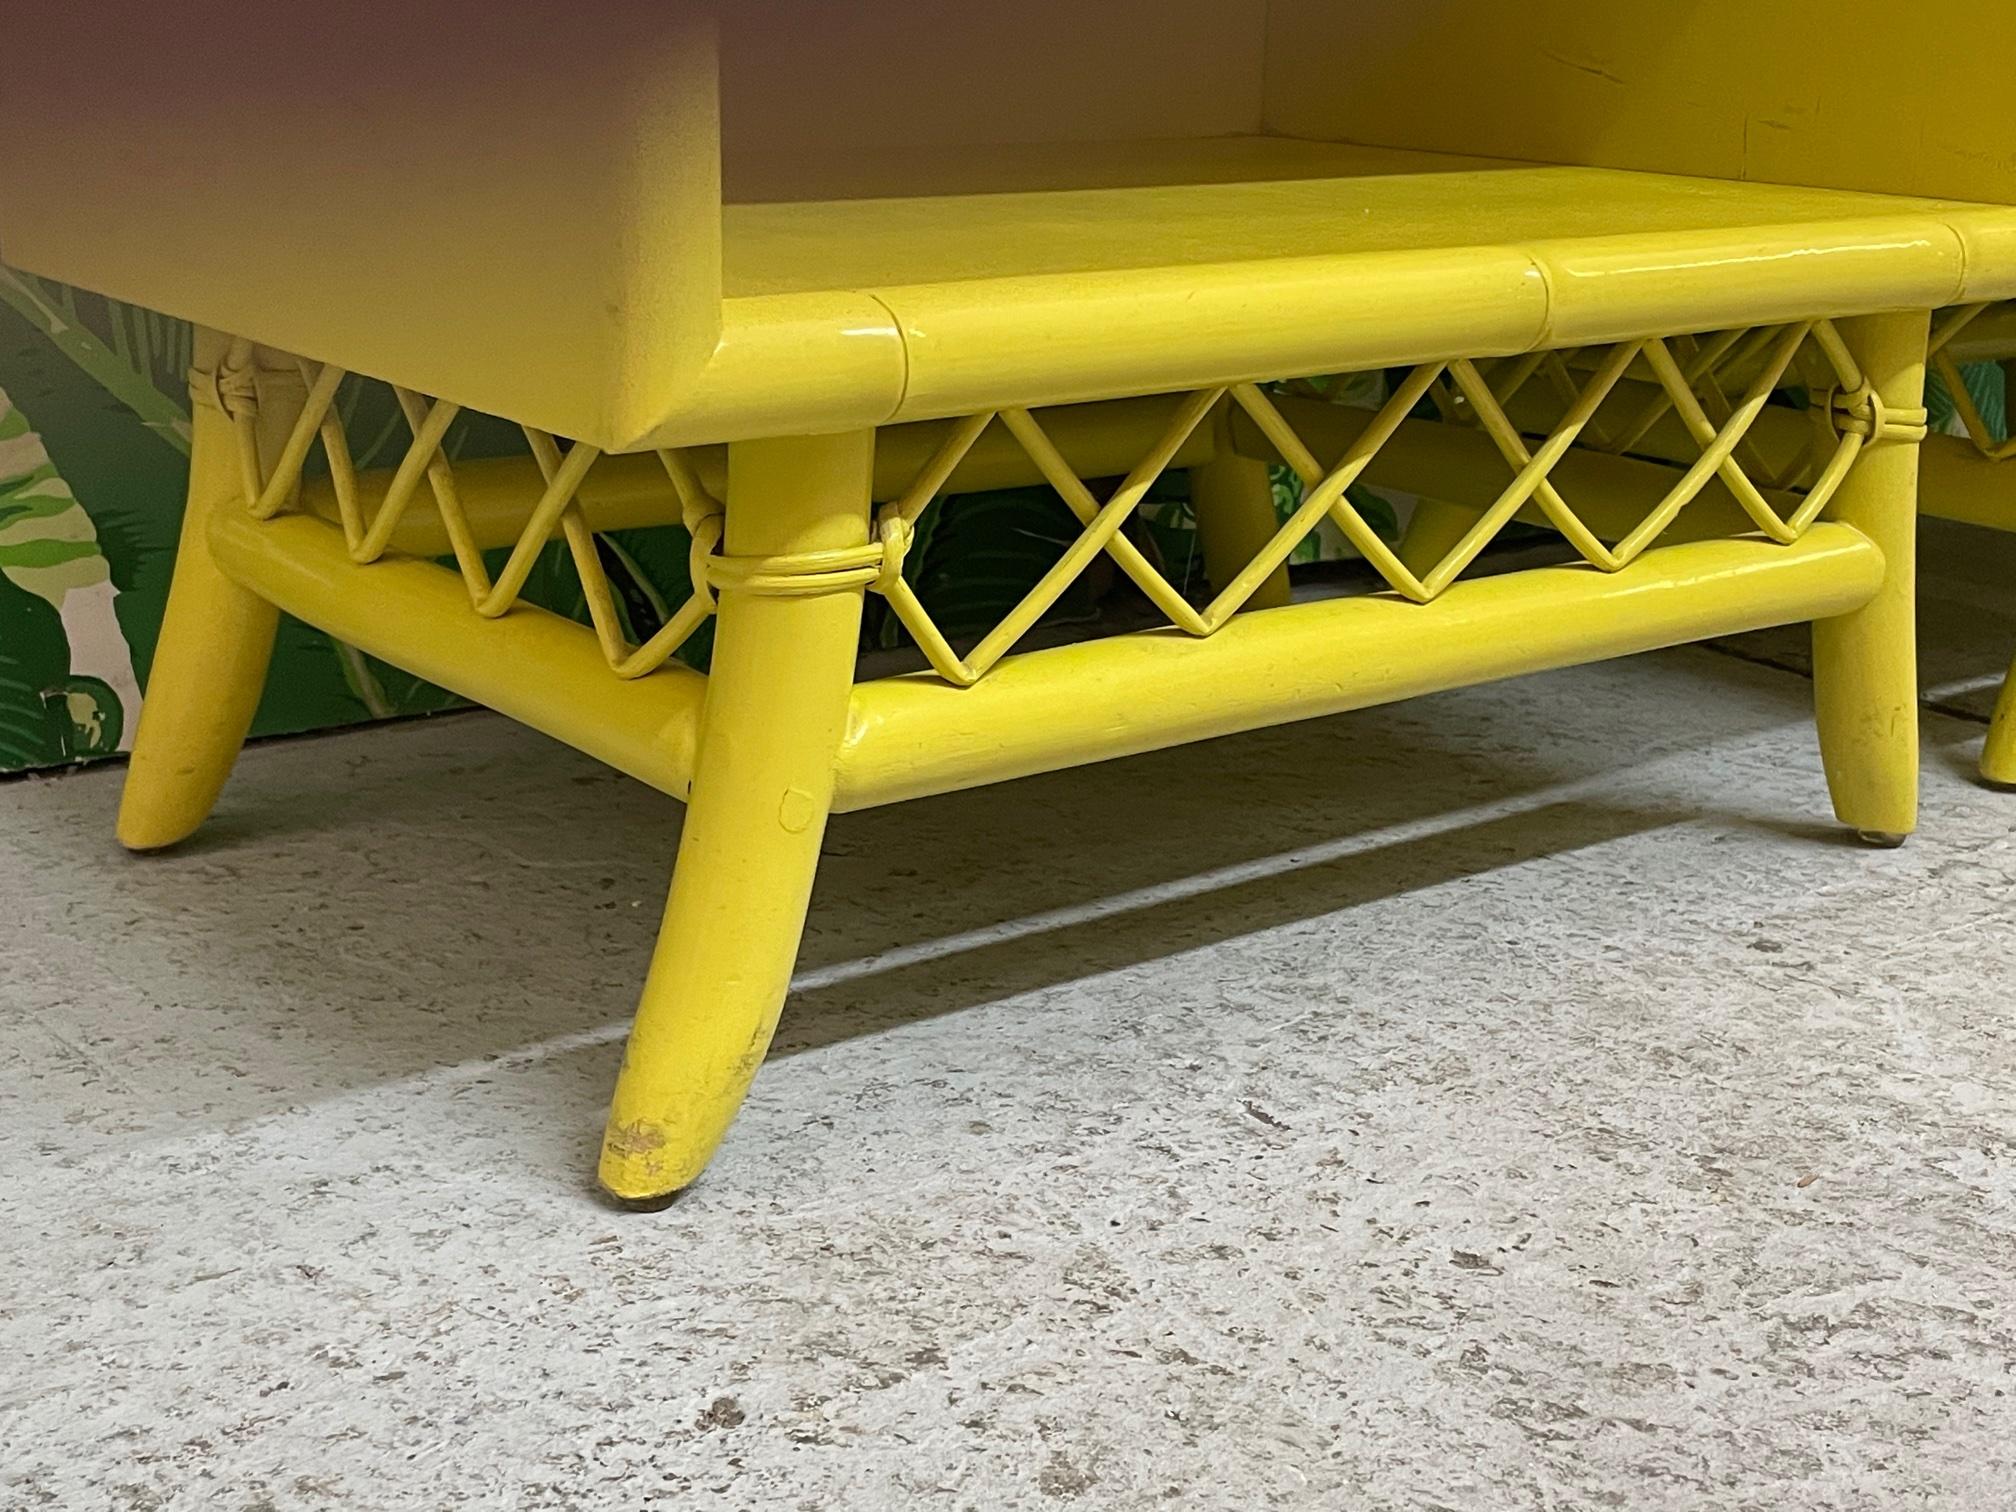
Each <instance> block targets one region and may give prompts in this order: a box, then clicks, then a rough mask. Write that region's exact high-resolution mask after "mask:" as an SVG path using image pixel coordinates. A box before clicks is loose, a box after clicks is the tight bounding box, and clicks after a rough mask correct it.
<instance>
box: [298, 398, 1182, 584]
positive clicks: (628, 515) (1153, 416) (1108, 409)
mask: <svg viewBox="0 0 2016 1512" xmlns="http://www.w3.org/2000/svg"><path fill="white" fill-rule="evenodd" d="M1168 408H1169V406H1168V402H1167V401H1166V400H1163V399H1159V398H1148V399H1116V400H1110V401H1107V402H1105V403H1101V404H1081V405H1071V406H1067V407H1063V408H1058V409H1049V410H1040V411H1038V412H1037V418H1038V419H1039V420H1040V421H1041V422H1042V424H1043V428H1044V430H1045V431H1046V432H1047V433H1048V434H1049V436H1050V439H1051V440H1052V441H1053V442H1054V443H1055V444H1056V446H1057V449H1058V451H1060V452H1061V453H1062V454H1063V456H1064V458H1065V460H1066V461H1067V462H1068V463H1070V465H1071V467H1072V468H1073V469H1074V470H1075V471H1076V472H1077V474H1078V476H1079V477H1081V478H1102V477H1119V476H1120V475H1122V474H1124V473H1125V472H1127V470H1128V469H1129V468H1131V467H1132V466H1133V465H1134V463H1135V462H1136V461H1137V460H1138V459H1139V458H1140V455H1141V452H1142V449H1143V448H1144V447H1146V446H1147V445H1148V444H1149V443H1150V442H1151V441H1152V440H1154V438H1155V437H1156V436H1157V435H1158V434H1160V433H1161V431H1162V430H1163V429H1164V427H1165V426H1166V425H1167V424H1168ZM954 423H955V422H952V421H948V420H925V421H918V422H916V423H913V424H909V425H892V426H889V427H887V428H885V429H883V430H882V431H880V432H878V433H877V435H876V438H875V499H876V502H878V503H886V502H887V501H889V500H891V499H896V498H899V497H901V496H902V494H903V492H904V491H905V489H907V488H908V487H909V485H910V482H911V480H912V479H914V478H915V477H916V476H917V474H918V473H920V472H921V471H923V469H924V467H925V465H926V464H927V463H928V462H929V461H930V459H931V457H932V456H933V455H934V454H935V453H936V452H937V450H938V449H939V447H941V446H942V445H943V444H944V442H945V438H946V436H947V435H948V434H949V433H950V431H951V430H952V427H953V425H954ZM1213 450H1214V444H1213V436H1212V432H1211V430H1210V429H1209V428H1208V427H1205V428H1202V429H1199V430H1198V431H1196V432H1195V433H1193V434H1192V435H1191V436H1189V437H1188V438H1187V439H1186V440H1185V442H1184V444H1183V446H1182V449H1181V450H1179V451H1178V453H1177V454H1176V457H1175V458H1174V460H1173V461H1172V462H1171V464H1170V465H1171V466H1172V467H1195V466H1198V465H1199V464H1201V463H1204V462H1208V461H1210V460H1211V455H1212V452H1213ZM686 455H687V457H688V459H689V460H690V461H691V462H692V464H693V467H694V471H695V473H696V474H697V475H698V477H699V480H700V482H701V484H702V485H703V486H704V487H705V488H706V489H707V491H708V492H709V493H711V494H713V495H714V496H715V497H716V498H720V497H722V496H724V495H725V493H726V491H727V486H728V448H727V447H725V446H702V447H694V448H692V449H690V450H689V451H688V452H687V453H686ZM394 473H395V469H392V468H374V469H369V470H366V471H362V472H359V473H358V474H357V475H356V476H357V492H358V497H359V500H360V501H361V502H362V503H363V505H364V506H365V511H366V513H367V515H376V513H377V512H378V509H379V508H380V506H381V505H382V504H383V503H384V500H385V494H386V491H387V490H388V488H389V487H390V486H391V483H392V479H393V476H394ZM1042 481H1043V474H1042V472H1041V471H1040V469H1038V468H1037V466H1036V464H1035V463H1034V462H1032V461H1031V460H1030V459H1029V454H1028V453H1027V452H1026V451H1024V450H1023V449H1022V447H1021V446H1020V445H1018V444H1017V443H1016V441H1015V438H1014V437H1013V436H1011V435H1009V434H1007V433H1006V432H1005V431H1002V430H999V429H996V430H992V431H989V432H988V433H986V434H984V435H982V436H981V437H980V438H979V440H977V441H976V442H974V444H973V447H972V449H971V450H970V451H968V452H967V453H966V455H965V456H964V458H963V459H962V460H961V461H960V463H959V466H958V467H957V468H956V469H955V470H954V472H953V473H952V476H951V477H950V478H949V479H948V480H947V482H946V492H948V493H977V492H981V491H983V490H986V489H993V488H1021V487H1025V486H1027V485H1030V484H1034V483H1040V482H1042ZM455 486H456V488H457V490H458V491H459V492H460V494H461V500H462V508H463V510H464V512H465V513H466V514H467V516H468V519H469V529H470V533H471V535H472V536H473V537H474V538H475V541H476V544H477V545H478V546H479V547H481V548H482V549H484V550H486V551H487V550H491V549H493V548H496V547H501V546H510V545H512V544H514V543H515V542H516V541H517V540H518V537H519V535H520V533H521V532H523V530H524V529H525V523H526V521H527V520H528V519H529V518H530V517H531V513H532V508H533V505H534V504H535V503H536V502H537V501H538V498H539V495H540V492H541V490H542V489H543V488H544V487H545V480H544V478H543V477H542V475H541V474H540V471H539V466H538V463H537V462H536V461H535V460H534V459H533V458H531V457H497V458H489V459H484V460H476V461H458V462H457V463H456V464H455ZM575 497H576V498H577V499H578V500H579V501H580V504H581V509H582V512H583V514H584V515H585V516H586V517H587V521H588V525H589V528H590V529H591V530H596V531H604V530H635V529H640V528H643V527H646V526H653V525H676V524H678V523H679V518H680V504H679V497H678V494H677V492H676V491H675V490H674V489H673V487H672V485H671V484H670V483H669V482H668V481H667V479H666V476H665V469H664V468H663V467H662V466H660V465H659V462H658V459H657V457H655V456H654V455H652V454H651V453H649V452H642V453H632V454H628V455H622V456H604V457H601V458H600V459H598V460H597V461H596V463H595V465H594V466H593V467H592V468H590V469H589V471H588V473H587V475H586V476H585V477H584V478H583V479H582V482H581V486H580V489H579V491H578V492H577V493H576V495H575ZM301 504H302V507H303V508H304V509H306V510H307V511H308V512H309V513H311V514H313V515H315V516H317V517H318V518H320V519H324V520H328V521H331V522H334V521H336V520H337V519H339V518H340V514H339V511H338V508H337V503H336V491H335V488H334V486H333V485H332V484H331V482H330V480H329V479H328V478H327V477H326V476H325V477H309V478H306V479H304V480H303V482H302V485H301ZM388 546H389V549H390V550H392V551H395V552H399V553H402V554H404V555H406V556H423V557H438V556H446V555H448V554H449V552H450V550H451V549H452V547H453V543H452V542H451V541H450V540H449V538H448V529H447V526H446V525H445V524H444V523H443V522H442V519H441V516H440V515H439V514H438V513H436V512H435V511H433V510H414V511H411V512H409V513H408V514H406V515H405V516H403V517H402V518H401V519H400V520H399V523H398V524H397V526H395V527H394V529H393V531H392V535H391V537H390V540H389V542H388Z"/></svg>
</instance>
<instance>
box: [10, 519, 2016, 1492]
mask: <svg viewBox="0 0 2016 1512" xmlns="http://www.w3.org/2000/svg"><path fill="white" fill-rule="evenodd" d="M1928 544H1929V545H1931V546H1932V547H1933V548H1934V549H1933V550H1932V551H1931V556H1932V558H1933V572H1932V574H1931V578H1930V582H1929V583H1928V591H1930V592H1932V593H1933V594H1935V595H1938V596H1939V603H1938V605H1937V606H1936V607H1935V608H1932V609H1930V610H1928V614H1927V627H1928V635H1929V639H1930V642H1931V643H1930V645H1929V647H1928V651H1927V657H1926V665H1927V668H1928V673H1929V675H1930V680H1931V687H1930V690H1929V691H1930V694H1931V696H1932V698H1933V700H1934V702H1935V703H1936V705H1937V706H1938V707H1939V708H1941V709H1950V710H1955V711H1958V713H1957V714H1948V713H1940V712H1932V713H1928V715H1927V718H1926V721H1925V730H1926V736H1927V758H1928V759H1927V777H1926V798H1927V802H1926V812H1927V827H1926V831H1925V833H1924V834H1923V835H1922V836H1921V837H1920V838H1919V839H1918V840H1916V841H1914V842H1913V843H1912V844H1911V845H1910V846H1908V847H1907V848H1905V849H1904V850H1901V851H1897V852H1889V853H1878V852H1870V851H1866V850H1862V849H1858V848H1856V847H1853V846H1851V845H1846V844H1842V843H1840V842H1839V841H1838V839H1837V837H1836V835H1835V832H1834V830H1833V827H1832V825H1831V823H1830V820H1829V816H1828V813H1827V808H1826V801H1825V797H1824V794H1823V791H1822V787H1821V781H1820V776H1819V772H1818V763H1817V759H1816V755H1815V751H1814V746H1813V740H1812V736H1811V733H1810V729H1809V726H1808V723H1807V703H1808V698H1809V695H1810V689H1809V687H1808V685H1807V684H1806V683H1805V681H1804V680H1803V679H1802V678H1801V677H1800V676H1799V675H1798V674H1797V673H1796V671H1791V670H1785V669H1784V667H1785V666H1786V665H1791V664H1792V661H1793V659H1794V658H1796V644H1795V642H1792V641H1788V640H1787V638H1785V637H1775V636H1767V637H1761V638H1756V639H1754V640H1752V641H1750V642H1747V643H1746V644H1745V645H1744V646H1742V647H1740V648H1737V649H1739V650H1740V651H1741V652H1742V656H1741V657H1739V656H1733V655H1728V654H1722V653H1719V652H1715V651H1709V650H1701V649H1693V650H1684V651H1678V652H1673V653H1670V654H1665V655H1661V656H1656V657H1650V658H1645V659H1641V660H1638V661H1636V662H1632V663H1627V664H1621V665H1613V666H1609V667H1598V668H1591V669H1584V670H1579V671H1574V672H1568V673H1563V674H1556V675H1552V676H1547V677H1543V678H1538V679H1533V680H1530V681H1526V682H1522V683H1519V684H1514V685H1508V686H1502V687H1498V688H1490V689H1482V690H1476V691H1469V692H1462V693H1457V694H1452V695H1447V696H1443V697H1439V698H1434V699H1429V700H1425V701H1421V702H1417V703H1413V704H1408V705H1405V706H1401V707H1397V708H1392V709H1387V710H1377V711H1372V712H1368V713H1364V714H1360V715H1355V716H1350V717H1347V718H1342V719H1336V720H1331V721H1326V722H1322V723H1318V724H1312V725H1304V726H1299V727H1293V728H1288V729H1283V730H1278V731H1274V732H1270V733H1266V734H1261V735H1256V736H1251V737H1246V738H1242V739H1238V740H1233V741H1226V742H1221V743H1218V744H1214V745H1209V746H1204V747H1197V748H1192V749H1188V750H1183V751H1177V752H1172V753H1167V754H1164V755H1159V756H1154V757H1149V758H1144V759H1140V760H1135V761H1129V762H1125V763H1120V764H1115V765H1112V766H1108V767H1104V768H1100V769H1096V770H1091V771H1085V772H1079V773H1075V774H1067V775H1061V776H1056V777H1050V778H1043V779H1038V780H1034V781H1029V782H1024V783H1019V784H1015V785H1012V786H1008V787H1003V788H998V789H994V790H992V791H987V792H980V793H972V794H966V795H962V796H956V797H950V798H946V799H942V800H937V801H933V802H928V803H920V804H916V805H912V806H908V807H905V808H901V809H897V810H892V811H887V812H882V813H876V814H868V815H862V816H858V817H854V818H850V819H846V820H843V821H841V822H839V823H838V824H836V825H835V827H834V830H833V832H832V836H831V840H830V843H829V847H828V848H829V857H828V861H827V864H826V868H825V872H824V875H823V878H822V882H821V887H820V891H819V895H818V898H817V900H816V903H815V906H814V910H813V919H812V924H811V931H810V935H809V938H808V941H807V945H806V951H805V960H804V966H803V970H802V972H801V975H800V978H799V988H798V991H797V993H796V995H795V997H794V999H793V1002H792V1004H791V1006H790V1008H789V1009H788V1011H787V1015H786V1021H785V1027H784V1030H783V1032H782V1035H781V1037H780V1040H779V1043H778V1047H777V1050H776V1052H775V1054H774V1055H773V1056H772V1058H771V1061H770V1063H769V1065H768V1067H767V1068H766V1069H765V1071H764V1073H763V1075H762V1076H761V1078H760V1079H759V1080H758V1082H757V1085H756V1089H755V1092H754V1094H753V1096H752V1097H751V1099H750V1101H749V1104H748V1106H747V1108H746V1110H745V1111H744V1113H743V1115H742V1118H741V1121H740V1122H739V1124H738V1125H737V1126H736V1128H735V1130H734V1133H733V1134H732V1136H731V1138H730V1140H729V1143H728V1145H727V1147H726V1149H725V1150H724V1151H723V1153H722V1155H721V1157H720V1159H719V1160H718V1161H717V1162H716V1164H715V1166H714V1167H713V1169H712V1171H711V1172H710V1173H709V1175H708V1177H707V1178H706V1180H705V1181H704V1183H703V1184H702V1185H701V1186H700V1187H698V1188H697V1189H696V1190H694V1191H693V1192H692V1193H690V1194H689V1195H688V1197H687V1198H685V1199H684V1200H682V1201H681V1202H680V1203H679V1204H678V1205H677V1206H676V1207H674V1208H673V1209H672V1210H670V1211H668V1212H665V1213H662V1214H657V1215H651V1216H636V1215H625V1214H619V1213H616V1212H613V1211H611V1210H609V1209H607V1208H605V1207H603V1206H602V1205H601V1204H600V1203H599V1202H598V1201H597V1199H596V1198H595V1197H594V1196H593V1194H592V1192H591V1190H590V1187H589V1180H588V1178H589V1173H590V1171H591V1169H592V1161H593V1155H594V1146H595V1140H596V1136H597V1133H598V1131H599V1128H600V1122H601V1116H602V1106H603V1099H604V1097H605V1096H606V1094H607V1092H608V1089H609V1085H610V1080H611V1077H612V1075H613V1073H614V1070H615V1066H616V1061H617V1056H618V1053H619V1048H620V1040H621V1036H622V1033H623V1030H624V1021H625V1018H626V1016H627V1014H628V1012H629V1009H630V1006H631V1001H632V995H633V993H634V991H635V988H636V984H637V982H638V980H639V978H640V976H641V973H642V970H643V965H644V960H645V955H646V952H647V950H648V948H649V945H650V941H651V935H652V931H653V928H654V926H655V924H656V921H657V913H658V908H659V904H660V899H661V895H662V887H663V882H664V878H665V873H666V869H667V864H668V861H669V858H670V856H671V854H672V848H673V842H674V836H675V834H676V830H677V826H678V819H679V815H678V810H677V807H676V806H675V805H674V804H672V803H670V802H669V801H666V800H664V799H661V798H659V797H657V796H656V795H654V794H651V793H649V792H646V791H644V790H643V789H641V788H639V787H637V786H635V785H634V784H631V783H629V782H627V781H623V780H620V779H618V778H615V777H613V776H611V775H609V774H607V773H605V772H603V771H601V770H599V769H598V768H597V767H595V766H594V765H593V764H592V763H590V762H589V761H587V760H586V759H584V758H582V757H579V756H576V755H574V754H572V753H570V752H568V751H566V750H563V749H561V748H560V747H558V746H555V745H552V744H549V743H548V742H546V741H544V740H542V739H540V738H538V737H536V736H533V735H530V734H528V733H525V732H523V731H521V730H518V729H515V728H513V727H512V726H510V725H508V724H506V723H504V722H502V721H500V720H495V719H492V718H490V717H488V716H466V717H458V718H451V719H443V720H438V721H435V722H432V723H423V724H415V725H408V726H404V727H399V728H393V729H384V730H378V731H374V732H369V733H363V734H357V735H349V736H343V737H338V738H329V739H322V740H314V741H303V742H295V743H281V744H271V745H266V746H263V747H260V748H257V749H255V750H254V751H253V752H251V753H250V754H249V755H248V756H247V758H246V760H245V762H244V764H243V766H242V767H241V769H240V776H239V778H238V780H237V781H236V782H235V783H234V785H233V787H232V788H231V790H230V792H229V793H228V794H227V796H226V799H225V803H224V806H223V809H222V811H221V813H220V815H219V816H218V819H217V820H216V822H215V823H214V824H213V826H212V827H211V828H210V829H209V830H207V831H206V832H205V835H204V837H203V838H202V839H201V840H200V841H199V842H198V843H195V844H192V845H191V846H190V847H188V848H187V849H186V850H184V851H183V852H181V853H178V854H175V855H172V856H168V857H161V858H156V859H150V860H134V859H129V858H127V857H124V856H122V855H120V854H119V853H118V852H117V851H116V850H115V848H114V847H113V846H112V844H111V841H110V838H109V831H110V824H111V816H112V811H113V806H114V803H115V800H116V796H117V790H118V785H119V774H118V773H117V772H116V771H110V770H100V771H94V772H90V773H86V774H84V775H81V776H72V777H66V778H62V779H58V780H47V781H31V782H16V783H12V784H9V785H6V786H5V787H0V918H4V919H5V920H6V921H7V922H6V925H5V928H4V933H0V953H4V976H0V1245H4V1249H5V1254H4V1264H0V1362H4V1363H0V1506H4V1507H6V1508H8V1509H13V1508H24V1509H28V1508H41V1507H54V1508H66V1509H67V1508H98V1507H111V1508H119V1509H129V1512H140V1509H169V1508H173V1509H183V1508H192V1509H193V1508H202V1509H206V1512H207V1509H229V1512H255V1509H258V1512H267V1509H288V1512H291V1509H297V1508H299V1509H321V1508H345V1507H354V1508H369V1509H386V1508H426V1509H436V1508H459V1507H498V1508H528V1509H529V1508H541V1509H546V1508H555V1509H557V1508H578V1509H604V1508H626V1509H627V1508H636V1507H666V1508H673V1507H678V1508H684V1507H689V1506H721V1507H736V1508H740V1507H752V1508H754V1507H761V1508H772V1507H774V1508H793V1509H797V1508H803V1509H814V1508H817V1509H830V1508H857V1507H858V1508H875V1509H881V1508H893V1507H907V1506H912V1505H915V1506H925V1507H945V1508H948V1509H962V1508H1048V1507H1052V1506H1062V1505H1066V1504H1072V1503H1075V1504H1077V1505H1079V1506H1084V1507H1091V1508H1100V1509H1108V1508H1112V1509H1130V1508H1148V1507H1161V1506H1179V1507H1184V1508H1227V1509H1233V1508H1236V1509H1242V1512H1246V1509H1254V1508H1262V1507H1293V1508H1326V1509H1327V1508H1351V1509H1359V1508H1396V1509H1410V1512H1416V1509H1418V1512H1428V1509H1461V1512H1473V1509H1497V1508H1536V1509H1537V1508H1550V1509H1570V1508H1573V1509H1583V1508H1590V1509H1594V1508H1605V1507H1616V1508H1630V1509H1669V1508H1670V1509H1688V1512H1696V1509H1737V1508H1743V1509H1757V1512H1766V1509H1769V1512H1786V1509H1795V1508H1816V1509H1817V1508H1826V1509H1830V1512H1845V1509H1864V1508H1866V1509H1871V1512H1874V1509H1884V1512H1890V1509H1899V1508H1941V1509H1943V1508H1955V1509H1966V1512H1996V1509H2004V1508H2010V1507H2016V1363H2012V1361H2016V1279H2012V1278H2016V1202H2012V1188H2016V1014H2012V1001H2011V1000H2012V996H2016V994H2012V991H2011V977H2010V965H2011V962H2012V961H2016V942H2012V939H2011V935H2010V932H2009V930H2008V927H2007V925H2008V921H2009V918H2010V911H2011V903H2010V899H2011V884H2012V873H2016V823H2012V821H2016V797H2011V796H2008V795H2001V794H1994V793H1989V792H1986V791H1983V790H1982V789H1980V788H1978V787H1976V786H1974V785H1972V784H1971V783H1970V781H1969V780H1968V778H1967V775H1966V773H1967V768H1968V765H1969V763H1970V761H1971V759H1972V755H1973V751H1974V749H1975V748H1976V747H1977V746H1978V743H1979V739H1980V734H1981V725H1980V723H1979V722H1978V715H1979V713H1980V712H1981V711H1982V709H1984V708H1985V702H1986V699H1987V698H1988V696H1989V695H1990V693H1991V692H1992V683H1993V679H1994V676H1995V674H1997V673H1999V671H2000V667H2001V664H2002V661H2003V658H2004V657H2005V655H2006V654H2007V653H2008V652H2009V651H2010V650H2011V649H2012V648H2016V541H2007V540H2004V541H1993V542H1991V541H1988V540H1987V538H1985V537H1979V536H1972V535H1965V534H1964V533H1960V532H1952V533H1950V534H1949V533H1946V532H1941V531H1937V530H1933V531H1931V532H1929V533H1928ZM1970 713H1971V714H1972V715H1974V716H1977V717H1975V718H1968V717H1962V716H1965V715H1968V714H1970Z"/></svg>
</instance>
